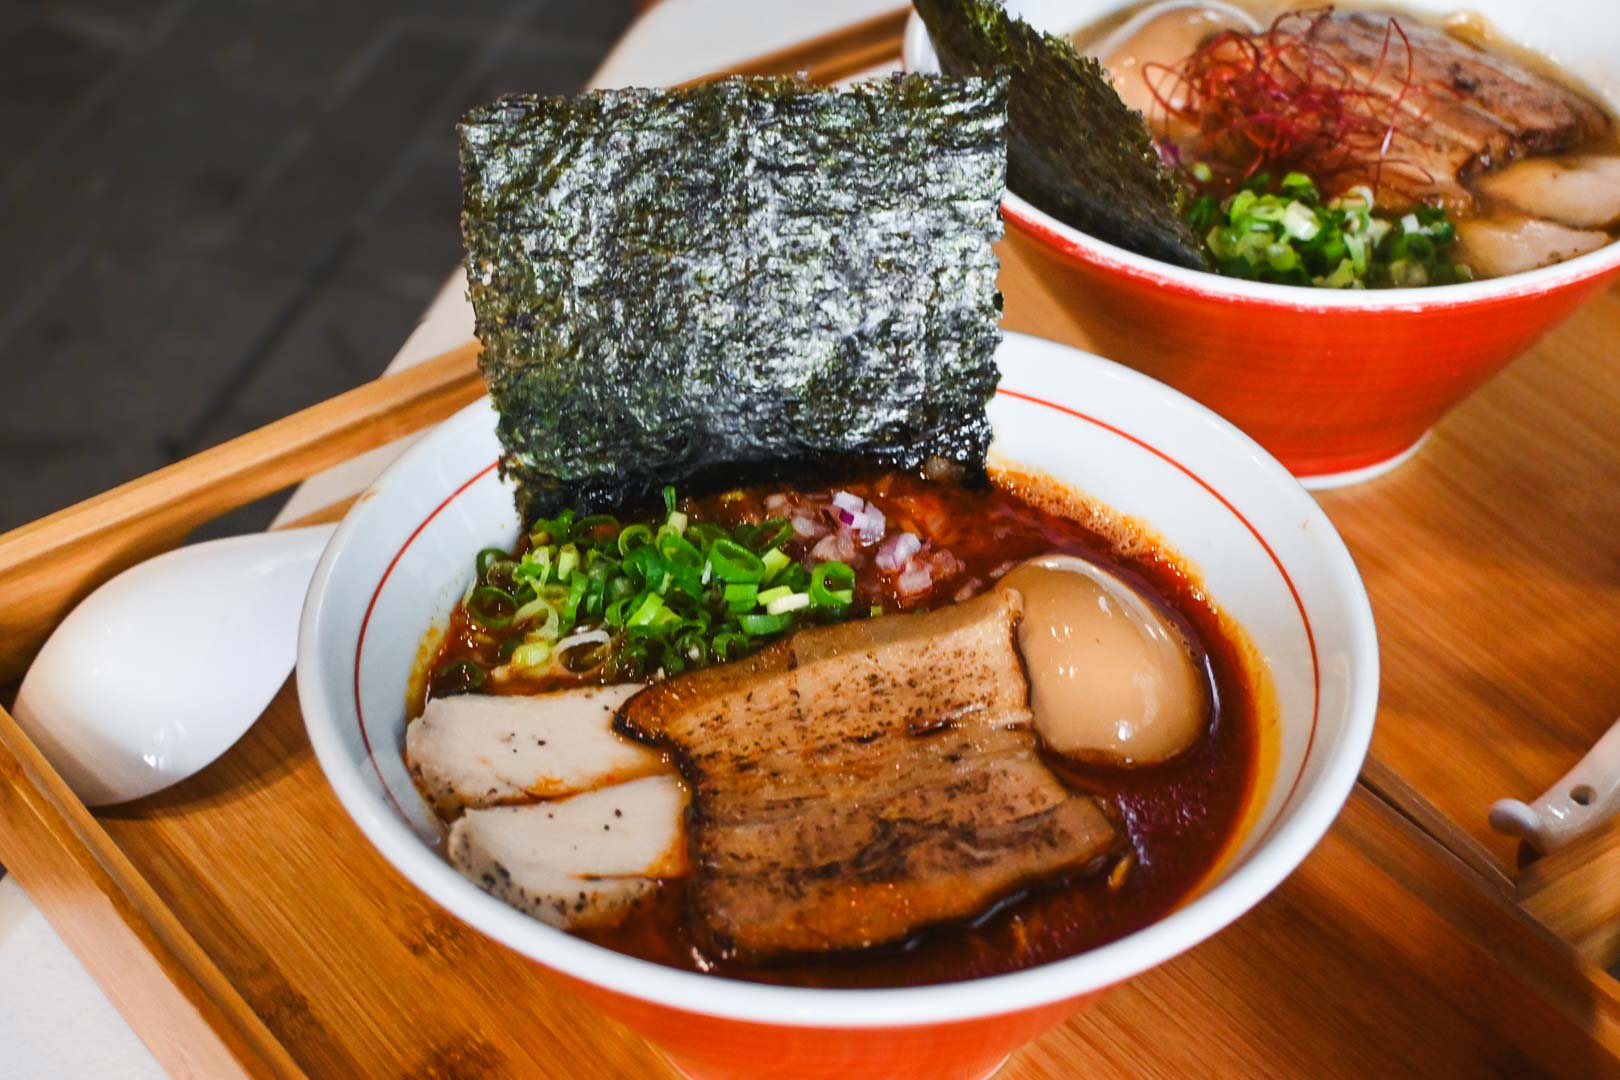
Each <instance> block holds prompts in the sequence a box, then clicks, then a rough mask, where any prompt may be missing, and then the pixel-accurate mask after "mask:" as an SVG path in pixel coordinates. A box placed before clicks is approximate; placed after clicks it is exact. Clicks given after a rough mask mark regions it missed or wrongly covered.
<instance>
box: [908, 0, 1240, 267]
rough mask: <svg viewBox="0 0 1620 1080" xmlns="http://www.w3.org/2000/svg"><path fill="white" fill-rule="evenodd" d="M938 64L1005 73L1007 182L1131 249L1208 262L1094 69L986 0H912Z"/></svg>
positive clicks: (1180, 261)
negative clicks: (1007, 79)
mask: <svg viewBox="0 0 1620 1080" xmlns="http://www.w3.org/2000/svg"><path fill="white" fill-rule="evenodd" d="M915 6H916V8H917V13H918V14H919V15H921V16H922V19H923V22H924V23H925V24H926V25H927V26H928V36H929V37H930V38H931V39H933V42H934V50H935V52H936V53H938V55H939V61H940V68H941V70H943V71H945V72H948V73H952V74H957V75H979V76H994V75H998V74H999V75H1010V76H1011V78H1012V85H1011V87H1010V89H1009V91H1008V97H1007V113H1008V121H1007V183H1008V186H1009V187H1010V188H1011V189H1012V190H1013V191H1014V192H1016V193H1017V194H1018V195H1020V196H1021V197H1023V198H1025V199H1028V200H1029V201H1030V202H1031V203H1033V204H1034V205H1036V206H1038V207H1040V208H1041V209H1042V210H1045V211H1046V212H1047V213H1049V214H1051V215H1052V216H1054V217H1056V218H1058V219H1059V220H1061V221H1063V222H1066V223H1067V224H1069V225H1073V226H1074V227H1075V228H1077V229H1080V230H1081V231H1082V232H1087V233H1090V234H1091V235H1092V236H1095V237H1097V238H1098V239H1100V240H1106V241H1107V242H1108V243H1110V244H1116V245H1118V246H1119V247H1122V248H1125V249H1126V250H1128V251H1134V252H1136V253H1137V254H1140V255H1147V256H1149V257H1150V258H1155V259H1160V260H1163V261H1164V262H1168V263H1174V264H1176V265H1178V266H1186V267H1191V268H1193V269H1200V270H1203V269H1209V260H1208V257H1207V256H1206V255H1205V254H1204V247H1203V245H1202V244H1201V243H1200V242H1199V240H1198V237H1197V236H1196V235H1195V234H1194V233H1193V231H1192V229H1190V228H1189V227H1188V226H1187V225H1186V223H1185V222H1183V221H1182V219H1181V209H1182V201H1183V192H1182V190H1181V186H1180V185H1179V184H1178V183H1177V182H1176V180H1175V179H1174V177H1172V176H1171V175H1170V174H1169V173H1168V172H1167V171H1166V170H1165V168H1164V166H1163V164H1162V163H1161V162H1160V160H1159V155H1158V151H1156V150H1155V149H1154V147H1153V135H1152V133H1151V132H1150V131H1149V130H1148V127H1147V122H1146V121H1145V120H1144V119H1143V118H1142V114H1141V113H1139V112H1136V111H1135V110H1133V109H1131V108H1130V107H1128V106H1127V105H1126V104H1125V103H1124V102H1123V101H1121V100H1120V97H1119V95H1118V94H1117V93H1115V92H1114V88H1113V86H1112V85H1111V84H1110V83H1109V81H1108V77H1107V75H1105V74H1104V73H1103V70H1102V67H1101V66H1100V65H1099V64H1098V63H1097V61H1095V60H1093V59H1092V58H1091V57H1089V56H1082V55H1081V54H1080V53H1079V52H1077V51H1076V50H1075V49H1074V47H1073V46H1072V45H1070V44H1069V43H1068V42H1067V41H1064V40H1062V39H1061V38H1057V37H1053V36H1052V35H1050V34H1043V33H1041V32H1040V31H1038V30H1036V29H1035V28H1034V27H1032V26H1030V25H1029V24H1028V23H1026V22H1024V21H1023V20H1021V19H1014V18H1011V17H1009V16H1008V14H1007V13H1006V12H1005V11H1004V10H1002V7H1001V5H1000V4H999V3H998V2H996V0H915Z"/></svg>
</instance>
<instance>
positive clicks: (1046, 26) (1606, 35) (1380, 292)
mask: <svg viewBox="0 0 1620 1080" xmlns="http://www.w3.org/2000/svg"><path fill="white" fill-rule="evenodd" d="M1144 6H1146V5H1145V4H1140V3H1128V2H1122V0H1006V7H1007V10H1008V11H1009V12H1011V13H1012V14H1014V15H1016V16H1018V17H1019V18H1022V19H1024V20H1025V21H1027V22H1028V23H1029V24H1030V25H1031V26H1035V27H1037V28H1039V29H1041V30H1044V31H1046V32H1048V33H1051V34H1058V35H1068V34H1072V33H1074V32H1075V31H1076V30H1079V29H1081V28H1083V27H1087V26H1092V25H1095V24H1097V23H1099V22H1101V21H1103V20H1104V19H1106V18H1108V17H1109V16H1110V15H1112V14H1114V13H1116V12H1122V11H1127V10H1132V9H1135V8H1139V7H1144ZM1292 6H1294V7H1311V6H1316V5H1314V4H1312V3H1307V2H1300V3H1295V4H1293V5H1292ZM1354 6H1369V7H1373V8H1375V9H1377V10H1385V9H1397V10H1400V11H1410V12H1414V13H1417V14H1419V15H1429V16H1445V15H1450V14H1453V13H1456V12H1469V13H1473V14H1478V15H1481V16H1483V17H1484V18H1485V19H1486V20H1488V21H1489V22H1490V24H1491V25H1492V26H1493V27H1494V28H1495V29H1496V30H1497V31H1498V32H1499V33H1500V34H1501V35H1502V37H1503V38H1505V39H1506V40H1508V41H1510V42H1513V43H1516V44H1518V45H1521V46H1523V47H1525V48H1528V49H1531V50H1533V51H1535V52H1537V53H1540V54H1541V55H1542V56H1544V57H1546V58H1547V59H1549V60H1552V61H1553V62H1555V63H1556V64H1558V65H1559V66H1560V67H1561V68H1562V69H1563V70H1564V71H1566V72H1568V73H1569V74H1570V75H1572V76H1573V77H1574V78H1575V79H1576V80H1578V81H1579V82H1581V83H1582V84H1584V85H1585V86H1586V88H1587V89H1589V90H1591V91H1592V92H1594V93H1595V94H1597V96H1598V97H1600V98H1601V99H1603V101H1604V102H1605V103H1607V105H1608V106H1609V108H1610V109H1611V110H1614V111H1617V112H1620V49H1617V48H1616V43H1620V4H1617V3H1615V2H1614V0H1559V2H1558V3H1556V4H1533V3H1527V2H1526V0H1397V2H1392V3H1389V4H1369V5H1354ZM901 59H902V63H903V65H904V66H905V68H906V70H908V71H921V72H937V71H938V70H939V58H938V56H937V55H936V54H935V52H934V45H933V42H932V41H930V40H929V38H928V30H927V28H926V27H925V26H923V23H922V19H921V18H919V17H918V16H917V14H916V13H915V12H913V13H912V15H911V17H910V19H909V20H908V21H907V23H906V29H905V34H904V39H903V41H902V45H901ZM1005 205H1006V209H1007V211H1008V212H1009V213H1010V214H1015V215H1017V216H1019V217H1021V218H1024V219H1025V220H1032V221H1034V222H1037V223H1038V224H1040V225H1041V226H1044V227H1045V228H1047V229H1050V230H1052V231H1054V232H1056V233H1058V234H1059V235H1060V236H1062V237H1063V238H1064V239H1065V240H1067V241H1069V242H1071V243H1073V244H1074V245H1075V246H1077V247H1079V248H1081V249H1083V250H1085V251H1087V252H1088V253H1089V254H1090V255H1091V256H1092V257H1093V258H1095V259H1097V260H1098V261H1100V262H1102V263H1104V264H1107V265H1111V266H1114V267H1117V268H1119V269H1120V270H1123V271H1126V272H1130V273H1134V274H1136V275H1142V276H1150V277H1156V278H1159V279H1161V280H1163V281H1165V282H1169V283H1173V284H1175V285H1179V286H1182V287H1183V288H1185V289H1187V290H1189V291H1194V292H1199V293H1204V294H1207V295H1210V296H1216V297H1220V298H1223V299H1236V300H1255V301H1272V302H1276V303H1282V304H1287V305H1288V306H1290V307H1296V308H1308V309H1313V310H1321V311H1324V312H1325V311H1331V310H1334V309H1337V308H1355V309H1368V308H1375V309H1378V310H1389V311H1399V310H1403V309H1416V308H1432V307H1435V306H1437V305H1442V304H1450V303H1457V304H1471V303H1479V302H1484V301H1490V300H1497V299H1504V298H1510V297H1514V296H1524V295H1535V294H1539V293H1542V292H1545V291H1547V290H1549V289H1552V288H1555V287H1558V286H1560V285H1565V284H1569V283H1571V282H1574V281H1580V280H1584V279H1586V278H1590V277H1594V276H1596V275H1599V274H1603V273H1607V272H1608V271H1610V270H1613V269H1614V268H1616V267H1620V243H1613V244H1609V245H1608V246H1607V247H1602V248H1599V249H1598V250H1596V251H1593V252H1589V253H1588V254H1586V255H1582V256H1580V257H1579V258H1575V259H1570V260H1568V261H1566V262H1561V263H1557V264H1555V265H1553V266H1547V267H1543V268H1541V269H1540V270H1531V271H1528V272H1526V273H1522V274H1512V275H1509V276H1507V277H1502V278H1492V279H1489V280H1485V281H1472V282H1466V283H1464V284H1460V285H1439V286H1433V287H1430V288H1422V289H1369V290H1338V289H1301V288H1298V287H1296V286H1291V285H1271V284H1266V283H1263V282H1256V281H1243V280H1241V279H1237V278H1227V277H1221V276H1219V275H1216V274H1209V273H1204V272H1201V271H1198V270H1186V269H1183V268H1181V267H1177V266H1171V265H1169V264H1167V263H1162V262H1159V261H1158V260H1156V259H1150V258H1147V257H1145V256H1142V255H1137V254H1136V253H1134V252H1131V251H1126V250H1125V249H1124V248H1119V247H1115V246H1114V245H1113V244H1109V243H1106V242H1104V241H1102V240H1098V239H1096V238H1095V237H1093V236H1090V235H1088V234H1086V233H1083V232H1081V231H1079V230H1078V229H1075V228H1072V227H1071V226H1068V225H1065V224H1064V223H1063V222H1061V221H1058V220H1057V219H1056V218H1054V217H1051V216H1050V215H1048V214H1047V213H1045V212H1044V211H1042V210H1040V209H1037V208H1036V207H1035V206H1033V205H1031V204H1030V203H1028V202H1026V201H1024V200H1023V199H1021V198H1019V197H1018V196H1016V195H1014V194H1012V193H1010V192H1009V193H1008V194H1007V196H1006V200H1005Z"/></svg>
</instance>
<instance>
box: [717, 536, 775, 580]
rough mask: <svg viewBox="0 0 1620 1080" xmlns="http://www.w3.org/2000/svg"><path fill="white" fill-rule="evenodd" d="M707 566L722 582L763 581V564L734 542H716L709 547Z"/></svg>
mask: <svg viewBox="0 0 1620 1080" xmlns="http://www.w3.org/2000/svg"><path fill="white" fill-rule="evenodd" d="M709 564H710V565H711V566H713V567H714V576H715V577H717V578H719V579H720V580H721V581H724V582H728V583H731V582H745V583H754V584H757V583H758V582H760V581H763V580H765V563H764V562H763V561H762V560H761V559H760V557H759V556H758V555H755V554H754V553H753V552H752V551H749V550H748V549H747V548H745V547H743V546H742V545H741V544H739V543H737V542H736V541H735V540H716V541H715V542H714V543H713V544H711V545H709Z"/></svg>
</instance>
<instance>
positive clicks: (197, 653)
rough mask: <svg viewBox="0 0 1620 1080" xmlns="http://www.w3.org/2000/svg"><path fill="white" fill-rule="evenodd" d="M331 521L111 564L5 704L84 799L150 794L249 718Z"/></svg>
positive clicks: (290, 652)
mask: <svg viewBox="0 0 1620 1080" xmlns="http://www.w3.org/2000/svg"><path fill="white" fill-rule="evenodd" d="M335 528H336V526H333V525H317V526H313V527H311V528H307V529H285V530H279V531H276V532H267V533H256V534H253V535H251V536H235V537H231V538H230V539H228V540H212V541H209V542H207V543H202V544H195V545H192V546H190V547H183V548H179V549H177V550H175V551H171V552H169V553H167V554H165V555H159V556H158V557H157V558H155V559H150V560H148V561H146V562H144V563H141V564H140V565H138V566H133V567H131V568H130V569H128V570H125V571H124V572H123V573H122V574H119V575H118V576H117V577H115V578H113V579H112V580H111V581H109V582H107V583H106V584H105V585H103V586H102V587H101V588H99V589H97V590H96V591H95V592H93V593H91V594H90V595H89V596H88V597H86V598H85V600H84V601H83V602H82V603H80V604H79V606H78V607H76V608H74V609H73V611H72V612H71V613H69V615H68V617H67V618H66V619H63V620H62V623H61V625H59V626H58V627H57V628H56V631H55V633H53V634H52V635H51V637H50V639H49V640H48V641H46V642H45V647H44V648H43V649H41V650H40V652H39V656H38V657H36V658H35V660H34V663H33V666H32V667H30V668H29V669H28V674H27V675H26V676H25V677H24V678H23V683H22V687H21V688H20V689H19V690H18V692H17V703H16V706H15V707H14V708H13V710H12V712H13V715H14V716H15V717H16V718H17V723H18V724H20V725H21V726H22V728H23V730H24V731H26V732H27V733H28V737H29V738H30V739H32V740H33V741H34V745H36V746H38V747H39V749H40V751H41V752H42V753H44V755H45V757H46V758H47V759H49V760H50V763H51V764H52V765H53V766H54V767H55V768H56V771H57V772H59V773H61V774H62V778H63V779H64V780H66V781H67V782H68V784H69V786H71V787H72V788H73V791H74V793H75V794H76V795H78V796H79V798H80V799H82V800H84V802H85V804H86V805H88V806H107V805H111V804H113V803H121V802H128V801H130V800H131V799H138V798H140V797H141V796H143V795H150V794H151V793H152V792H154V791H159V790H161V789H163V788H166V787H168V786H169V785H170V784H173V783H176V782H177V781H180V780H183V779H185V778H186V777H188V776H190V775H192V774H193V773H195V772H197V771H198V770H199V769H201V768H203V766H205V765H207V764H208V763H209V762H211V761H213V760H214V759H215V758H217V757H219V755H221V754H223V753H224V752H225V751H226V750H228V749H230V747H231V745H232V744H233V743H235V742H236V740H237V739H239V738H241V737H242V734H243V732H245V731H247V729H248V728H250V727H252V726H253V722H254V721H255V720H257V719H258V718H259V715H260V714H261V713H263V712H264V710H265V706H267V705H269V704H270V699H271V698H272V697H274V696H275V694H276V691H277V690H279V689H281V685H282V684H283V683H284V682H286V681H287V675H288V674H289V673H290V672H291V671H292V668H293V657H294V655H295V652H296V647H297V640H298V616H299V612H300V610H301V609H302V608H303V604H304V593H305V592H306V591H308V588H309V579H310V577H311V576H312V575H313V574H314V572H315V563H316V562H317V561H318V560H319V559H320V556H321V552H322V551H323V550H325V548H326V542H327V540H329V539H330V538H331V536H332V531H333V530H334V529H335Z"/></svg>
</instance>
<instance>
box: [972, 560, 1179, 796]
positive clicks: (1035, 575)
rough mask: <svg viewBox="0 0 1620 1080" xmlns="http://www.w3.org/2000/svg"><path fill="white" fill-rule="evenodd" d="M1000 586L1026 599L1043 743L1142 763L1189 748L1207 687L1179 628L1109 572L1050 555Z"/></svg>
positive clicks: (1033, 701) (1024, 633) (1028, 656)
mask: <svg viewBox="0 0 1620 1080" xmlns="http://www.w3.org/2000/svg"><path fill="white" fill-rule="evenodd" d="M1000 583H1001V584H1002V585H1004V586H1007V587H1009V588H1013V589H1016V590H1018V592H1019V593H1021V594H1022V595H1023V598H1024V616H1023V620H1022V621H1021V622H1020V623H1019V629H1018V647H1019V651H1020V652H1021V653H1022V654H1023V657H1024V666H1025V669H1026V670H1027V672H1028V675H1029V688H1030V708H1031V710H1032V711H1033V712H1034V714H1035V726H1036V729H1037V730H1038V731H1039V732H1040V734H1041V738H1043V739H1044V740H1045V741H1046V744H1047V745H1048V746H1050V747H1051V748H1052V749H1054V750H1056V751H1057V752H1059V753H1061V754H1066V755H1072V756H1074V757H1078V758H1084V759H1090V760H1101V761H1106V762H1111V763H1115V764H1125V765H1148V764H1153V763H1155V762H1160V761H1165V760H1168V759H1169V758H1172V757H1175V756H1176V755H1177V754H1179V753H1181V752H1182V751H1183V750H1185V749H1187V748H1188V747H1189V746H1191V745H1192V744H1193V743H1194V742H1196V741H1197V740H1198V738H1199V736H1200V735H1202V734H1203V732H1204V728H1205V726H1206V725H1207V723H1208V720H1209V712H1210V701H1209V693H1210V692H1209V689H1208V682H1207V680H1206V679H1205V678H1204V673H1203V671H1202V670H1201V669H1200V668H1199V666H1198V663H1197V662H1196V661H1195V659H1194V657H1193V653H1192V649H1191V647H1190V646H1189V644H1188V642H1187V640H1186V638H1185V637H1184V636H1183V634H1182V633H1181V631H1180V629H1179V628H1177V626H1176V625H1175V624H1174V623H1173V622H1171V621H1170V619H1169V618H1168V617H1167V616H1166V615H1165V614H1164V613H1163V612H1161V611H1160V610H1159V609H1158V608H1157V607H1155V606H1154V605H1153V604H1151V603H1149V602H1148V601H1147V600H1145V599H1144V598H1143V597H1142V596H1141V595H1140V594H1139V593H1138V592H1137V591H1136V590H1135V589H1133V588H1132V587H1131V586H1130V585H1129V584H1127V583H1126V582H1125V581H1123V580H1121V579H1120V578H1119V577H1117V576H1115V575H1114V574H1112V573H1110V572H1109V571H1108V569H1107V568H1106V567H1103V566H1100V565H1098V564H1096V563H1093V562H1091V561H1089V560H1087V559H1082V558H1078V557H1076V556H1072V555H1047V556H1043V557H1041V558H1039V559H1032V560H1030V561H1029V562H1026V563H1024V564H1022V565H1020V566H1017V567H1015V568H1013V569H1012V570H1011V571H1009V572H1008V573H1007V575H1006V576H1005V577H1003V578H1002V579H1001V582H1000Z"/></svg>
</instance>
